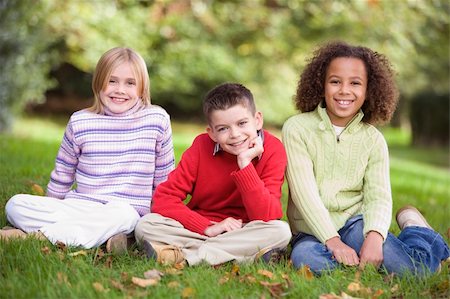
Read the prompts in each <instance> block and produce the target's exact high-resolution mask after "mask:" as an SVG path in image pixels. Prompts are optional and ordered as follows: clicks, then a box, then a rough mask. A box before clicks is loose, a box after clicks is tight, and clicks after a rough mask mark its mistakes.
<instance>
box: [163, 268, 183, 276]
mask: <svg viewBox="0 0 450 299" xmlns="http://www.w3.org/2000/svg"><path fill="white" fill-rule="evenodd" d="M164 272H165V273H166V274H169V275H181V274H183V272H181V271H180V270H178V269H175V268H167V269H165V270H164Z"/></svg>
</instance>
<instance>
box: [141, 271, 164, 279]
mask: <svg viewBox="0 0 450 299" xmlns="http://www.w3.org/2000/svg"><path fill="white" fill-rule="evenodd" d="M162 276H164V273H162V272H161V271H159V270H156V269H152V270H148V271H146V272H144V277H145V278H147V279H157V280H161V277H162Z"/></svg>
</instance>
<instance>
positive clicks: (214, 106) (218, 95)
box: [203, 83, 256, 122]
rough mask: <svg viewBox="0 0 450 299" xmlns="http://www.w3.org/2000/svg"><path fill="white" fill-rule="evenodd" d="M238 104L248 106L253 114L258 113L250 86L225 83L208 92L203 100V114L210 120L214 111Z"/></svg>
mask: <svg viewBox="0 0 450 299" xmlns="http://www.w3.org/2000/svg"><path fill="white" fill-rule="evenodd" d="M237 104H241V105H243V106H245V107H247V108H248V109H249V110H250V111H251V113H252V114H255V113H256V106H255V101H254V99H253V94H252V93H251V91H250V90H249V89H248V88H246V87H245V86H244V85H242V84H239V83H223V84H220V85H218V86H216V87H214V88H213V89H211V90H210V91H208V93H207V94H206V96H205V98H204V100H203V114H204V115H205V117H206V120H207V121H208V122H209V121H210V116H211V113H212V112H213V111H215V110H226V109H228V108H230V107H232V106H235V105H237Z"/></svg>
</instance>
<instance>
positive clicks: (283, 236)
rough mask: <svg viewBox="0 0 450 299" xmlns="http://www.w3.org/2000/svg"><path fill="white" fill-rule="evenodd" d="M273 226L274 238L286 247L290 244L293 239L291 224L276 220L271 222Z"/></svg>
mask: <svg viewBox="0 0 450 299" xmlns="http://www.w3.org/2000/svg"><path fill="white" fill-rule="evenodd" d="M271 222H272V225H273V234H272V235H273V236H274V237H277V238H278V239H279V240H280V241H281V242H282V243H285V244H286V246H287V244H289V242H290V241H291V238H292V232H291V228H290V227H289V224H288V223H287V222H285V221H281V220H275V221H271Z"/></svg>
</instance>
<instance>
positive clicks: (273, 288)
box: [259, 281, 284, 298]
mask: <svg viewBox="0 0 450 299" xmlns="http://www.w3.org/2000/svg"><path fill="white" fill-rule="evenodd" d="M259 283H260V284H261V285H262V286H264V287H265V288H266V289H267V290H268V291H269V293H270V295H271V296H272V298H280V297H281V296H282V295H283V293H284V288H283V284H282V283H281V282H267V281H260V282H259Z"/></svg>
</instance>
